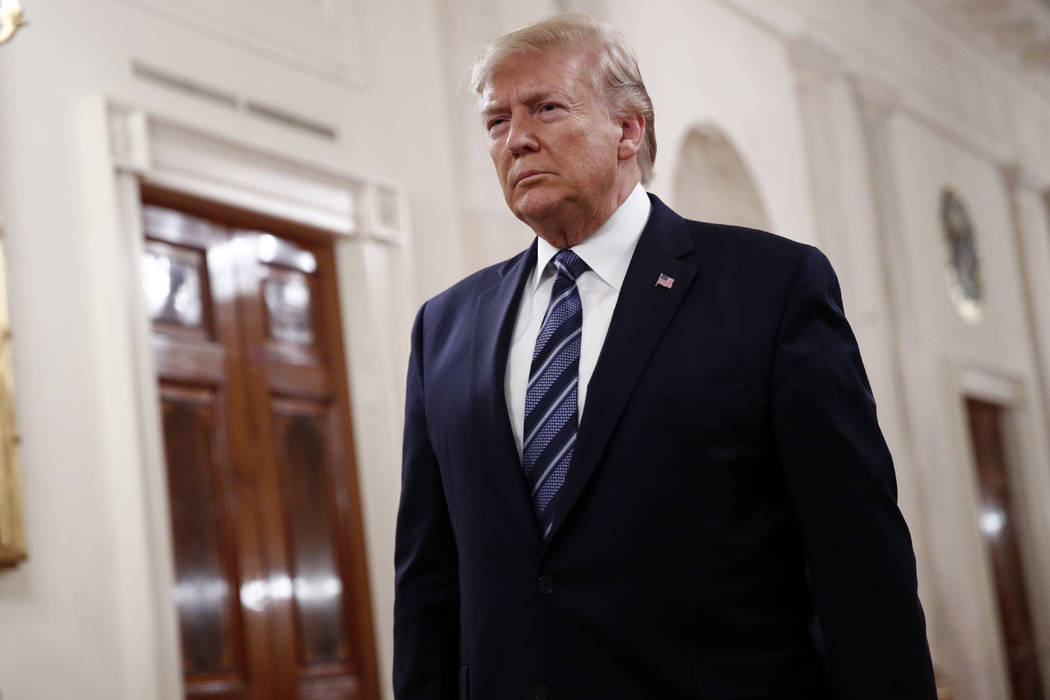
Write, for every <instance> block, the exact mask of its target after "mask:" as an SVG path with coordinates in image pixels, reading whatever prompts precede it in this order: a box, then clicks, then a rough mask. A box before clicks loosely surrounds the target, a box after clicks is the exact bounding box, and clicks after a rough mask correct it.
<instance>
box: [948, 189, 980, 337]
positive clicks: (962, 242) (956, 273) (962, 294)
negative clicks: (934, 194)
mask: <svg viewBox="0 0 1050 700" xmlns="http://www.w3.org/2000/svg"><path fill="white" fill-rule="evenodd" d="M941 232H942V233H943V235H944V250H945V255H946V256H947V258H948V266H947V275H948V293H949V294H950V295H951V298H952V301H953V302H954V303H955V308H956V309H957V310H958V312H959V315H960V316H962V317H963V319H965V320H966V321H969V322H970V323H977V322H978V321H980V320H981V316H982V314H983V313H984V308H983V301H984V289H983V287H984V285H983V283H982V282H981V266H980V259H979V258H978V256H977V240H976V238H975V236H974V230H973V224H972V223H971V222H970V214H969V212H967V210H966V205H965V204H963V201H962V199H961V198H960V197H959V195H958V193H957V192H956V191H955V190H954V189H952V188H951V187H945V188H944V189H943V190H941Z"/></svg>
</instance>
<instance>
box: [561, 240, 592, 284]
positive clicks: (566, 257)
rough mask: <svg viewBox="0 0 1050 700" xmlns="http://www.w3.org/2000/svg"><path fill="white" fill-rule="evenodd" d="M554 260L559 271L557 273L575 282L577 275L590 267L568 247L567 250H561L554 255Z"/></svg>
mask: <svg viewBox="0 0 1050 700" xmlns="http://www.w3.org/2000/svg"><path fill="white" fill-rule="evenodd" d="M552 262H553V263H554V267H555V269H556V270H557V271H558V273H557V274H558V275H559V276H562V277H567V278H568V279H570V280H572V281H573V282H575V281H576V278H577V277H579V276H580V275H582V274H583V273H584V272H586V271H587V270H588V269H589V268H588V267H587V263H585V262H584V261H583V259H582V258H581V257H580V256H579V255H577V254H576V253H574V252H572V251H571V250H569V249H568V248H566V249H565V250H559V251H558V252H557V253H556V254H555V255H554V260H553V261H552Z"/></svg>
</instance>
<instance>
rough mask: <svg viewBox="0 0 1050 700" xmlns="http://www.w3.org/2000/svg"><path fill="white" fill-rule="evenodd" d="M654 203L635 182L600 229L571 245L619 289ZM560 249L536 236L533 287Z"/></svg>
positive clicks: (602, 277)
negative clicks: (629, 192)
mask: <svg viewBox="0 0 1050 700" xmlns="http://www.w3.org/2000/svg"><path fill="white" fill-rule="evenodd" d="M651 208H652V204H651V203H650V202H649V197H648V196H646V194H645V189H644V188H643V187H642V185H641V183H639V184H637V185H635V186H634V189H633V190H631V194H629V195H627V199H625V200H624V201H623V204H621V205H620V206H619V207H617V209H616V211H614V212H613V214H612V216H610V217H609V218H608V219H607V220H606V222H605V223H604V224H602V225H601V226H600V227H598V230H597V231H595V232H594V233H592V234H591V235H589V236H587V237H586V238H584V239H583V241H581V242H580V243H577V244H576V245H574V246H572V248H571V249H570V250H572V251H573V252H575V253H576V254H577V255H579V256H580V258H581V259H582V260H583V261H584V262H585V263H587V266H588V267H590V268H591V270H593V271H594V273H595V274H597V275H598V277H600V278H601V279H602V281H604V282H605V283H606V284H608V285H609V286H610V287H613V288H614V289H615V290H616V291H620V287H621V286H623V280H624V277H626V276H627V266H628V265H630V264H631V256H633V255H634V249H635V246H636V245H637V244H638V239H639V238H640V237H641V235H642V229H644V228H645V222H646V221H648V219H649V210H650V209H651ZM557 252H558V248H555V247H554V246H552V245H551V244H550V243H548V242H547V241H545V240H543V239H542V238H537V240H536V269H535V270H534V274H533V277H532V288H533V289H534V290H535V289H536V287H538V286H539V284H540V281H541V280H542V279H543V275H544V273H545V271H546V270H547V264H548V263H549V262H550V261H551V259H552V258H553V257H554V256H555V254H556V253H557Z"/></svg>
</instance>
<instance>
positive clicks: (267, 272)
mask: <svg viewBox="0 0 1050 700" xmlns="http://www.w3.org/2000/svg"><path fill="white" fill-rule="evenodd" d="M143 213H144V228H145V235H146V241H145V245H144V259H143V283H144V291H145V294H146V300H147V307H148V309H149V313H150V317H151V320H152V328H153V347H154V356H155V358H156V367H157V374H158V377H157V379H158V383H159V393H160V401H161V416H162V422H163V431H164V440H165V449H166V455H167V466H168V485H169V493H170V500H171V513H172V532H173V537H174V553H175V574H176V592H175V605H176V608H177V611H178V618H179V625H180V635H181V645H182V658H183V674H184V681H185V687H186V695H187V697H191V698H196V697H209V698H231V699H233V698H237V699H241V698H244V699H249V698H250V699H253V700H255V699H268V698H280V699H281V700H284V699H286V698H303V699H304V700H310V699H313V698H326V699H328V698H346V699H354V700H357V699H365V698H378V683H377V675H376V662H375V651H374V641H373V636H372V617H371V609H370V603H369V598H368V588H367V575H366V574H367V572H366V569H365V555H364V549H363V535H362V524H361V516H360V508H359V498H358V491H357V482H356V472H355V466H354V458H353V454H354V450H353V441H352V438H351V432H350V421H349V404H348V393H347V390H346V387H347V377H346V370H345V364H344V361H343V357H344V355H343V346H342V330H341V323H340V316H339V311H338V304H337V297H336V284H335V269H334V259H333V251H332V246H331V243H330V242H329V241H328V240H327V239H326V238H325V237H323V236H319V235H317V232H312V231H308V230H297V229H295V228H292V227H290V226H288V225H287V224H281V223H280V222H274V221H267V220H263V219H260V218H258V217H253V216H251V215H250V214H245V213H243V212H234V211H230V210H226V209H222V208H219V207H216V206H214V205H207V204H204V203H200V202H196V201H194V200H189V199H186V198H184V197H180V196H176V195H172V194H169V193H164V192H159V191H152V190H146V191H145V192H144V206H143ZM248 226H251V228H248Z"/></svg>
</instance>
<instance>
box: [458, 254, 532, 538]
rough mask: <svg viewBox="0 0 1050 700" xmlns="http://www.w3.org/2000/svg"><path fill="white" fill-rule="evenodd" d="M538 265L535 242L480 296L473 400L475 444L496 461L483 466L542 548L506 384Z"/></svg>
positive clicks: (512, 513) (512, 512) (515, 517)
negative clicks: (518, 322) (523, 304)
mask: <svg viewBox="0 0 1050 700" xmlns="http://www.w3.org/2000/svg"><path fill="white" fill-rule="evenodd" d="M535 261H536V243H535V241H533V244H532V246H530V247H529V248H528V250H526V251H525V252H524V253H522V254H520V255H518V256H517V257H516V258H513V259H512V260H510V261H508V262H507V264H506V265H505V266H504V267H503V268H501V269H500V271H499V272H500V279H499V281H498V282H497V283H496V284H495V285H494V286H492V287H489V288H487V289H485V290H483V291H482V292H481V294H480V296H479V297H478V304H477V309H476V312H475V326H474V328H475V332H474V342H473V347H474V351H473V353H472V354H471V360H472V371H471V380H472V383H473V386H472V392H471V395H472V396H474V397H477V402H476V404H475V405H476V406H477V407H478V409H479V410H478V412H477V414H476V416H475V426H476V431H477V433H476V439H477V440H479V441H482V442H483V443H484V446H485V449H483V450H481V451H480V453H481V454H483V455H486V458H487V459H490V460H491V461H490V462H489V463H487V464H483V465H479V467H480V468H481V469H483V470H484V471H485V472H487V473H488V474H489V476H490V477H491V479H492V482H493V488H494V490H495V491H496V493H497V497H498V498H499V499H500V500H501V501H502V502H503V503H505V504H506V506H507V509H508V514H509V515H510V518H511V519H512V520H513V521H514V522H516V523H517V524H518V525H519V529H520V530H521V531H522V534H523V535H524V536H525V537H526V538H527V542H528V543H529V544H530V545H531V546H538V544H539V539H540V538H539V532H538V528H537V527H536V519H535V516H534V515H533V513H532V505H531V503H530V502H529V497H528V489H526V487H525V483H524V480H523V477H522V473H521V459H520V458H519V456H518V450H517V447H515V445H514V434H513V433H512V432H511V427H510V417H509V416H508V414H507V400H506V393H505V391H504V379H505V376H506V371H507V356H508V354H509V352H510V340H511V333H513V331H514V321H515V319H516V318H517V314H518V306H519V304H520V301H521V293H522V289H523V288H524V286H525V281H526V280H527V279H528V277H529V273H530V272H531V271H532V268H533V266H534V265H535Z"/></svg>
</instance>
